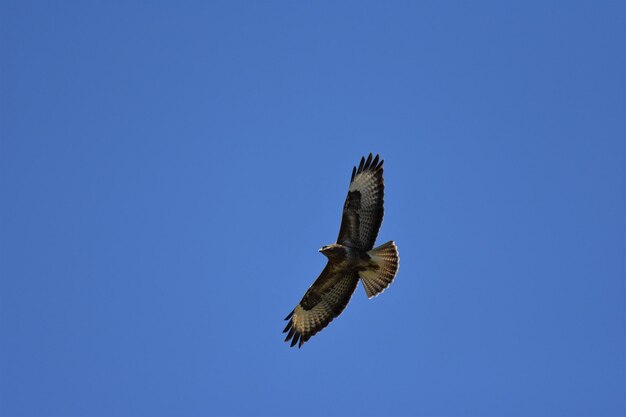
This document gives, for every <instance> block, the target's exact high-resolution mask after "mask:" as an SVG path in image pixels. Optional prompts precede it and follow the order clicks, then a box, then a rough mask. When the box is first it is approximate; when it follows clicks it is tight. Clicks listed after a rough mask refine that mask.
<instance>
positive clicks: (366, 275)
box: [359, 241, 400, 298]
mask: <svg viewBox="0 0 626 417" xmlns="http://www.w3.org/2000/svg"><path fill="white" fill-rule="evenodd" d="M367 254H368V255H369V256H370V267H369V268H368V269H366V270H365V271H360V272H359V275H360V277H361V282H363V287H364V288H365V293H366V294H367V297H368V298H372V297H375V296H377V295H378V294H380V293H381V292H383V291H384V290H385V288H387V287H388V286H389V284H391V282H392V281H393V279H394V278H395V277H396V274H397V273H398V268H399V266H400V257H399V256H398V247H397V246H396V244H395V243H394V242H393V241H389V242H387V243H384V244H382V245H380V246H379V247H377V248H374V249H372V250H371V251H369V252H367Z"/></svg>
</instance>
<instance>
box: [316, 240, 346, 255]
mask: <svg viewBox="0 0 626 417" xmlns="http://www.w3.org/2000/svg"><path fill="white" fill-rule="evenodd" d="M319 251H320V252H321V253H323V254H324V256H326V257H327V258H341V257H345V256H346V250H345V248H344V247H343V246H341V245H338V244H336V243H333V244H332V245H326V246H322V247H321V248H320V250H319Z"/></svg>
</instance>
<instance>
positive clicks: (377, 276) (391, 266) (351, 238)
mask: <svg viewBox="0 0 626 417" xmlns="http://www.w3.org/2000/svg"><path fill="white" fill-rule="evenodd" d="M383 194H384V184H383V160H380V161H379V157H378V155H376V157H375V158H373V159H372V154H371V153H370V154H369V156H368V157H367V160H366V159H365V158H361V163H360V164H359V167H358V168H357V167H354V168H353V169H352V177H351V178H350V187H349V188H348V196H347V197H346V202H345V204H344V205H343V215H342V218H341V227H340V229H339V237H338V238H337V243H333V244H331V245H327V246H323V247H322V248H321V249H320V250H319V251H320V252H321V253H323V254H324V255H325V256H326V257H327V258H328V263H327V264H326V267H325V268H324V270H323V271H322V273H321V274H320V276H319V277H318V278H317V279H316V280H315V282H314V283H313V285H311V287H310V288H309V289H308V290H307V292H306V294H304V297H302V301H300V304H298V305H297V306H296V308H294V309H293V311H292V312H291V313H289V315H288V316H287V317H286V318H285V320H289V323H287V327H285V330H283V333H287V332H288V333H287V337H286V338H285V342H289V341H291V347H293V346H295V345H296V344H297V345H298V347H301V346H302V344H303V343H304V342H306V341H307V340H309V339H310V338H311V336H313V335H315V334H316V333H317V332H319V331H320V330H322V329H323V328H324V327H326V326H327V325H328V323H330V322H331V321H332V320H333V319H334V318H335V317H337V316H339V315H340V314H341V312H342V311H343V310H344V308H346V305H348V302H349V301H350V298H351V297H352V293H353V292H354V290H355V289H356V286H357V283H358V282H359V279H361V282H362V283H363V287H364V288H365V294H367V297H368V298H372V297H374V296H376V295H378V294H380V293H381V292H383V290H385V288H387V287H388V286H389V284H391V281H393V279H394V278H395V276H396V274H397V273H398V266H399V262H400V258H399V257H398V248H397V247H396V245H395V243H394V242H393V241H389V242H387V243H384V244H382V245H380V246H378V247H377V248H374V243H375V242H376V237H377V236H378V230H379V229H380V225H381V223H382V221H383V212H384V209H383V197H384V196H383ZM372 248H373V249H372Z"/></svg>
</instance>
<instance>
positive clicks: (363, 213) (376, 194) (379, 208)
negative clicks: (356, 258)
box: [337, 154, 385, 251]
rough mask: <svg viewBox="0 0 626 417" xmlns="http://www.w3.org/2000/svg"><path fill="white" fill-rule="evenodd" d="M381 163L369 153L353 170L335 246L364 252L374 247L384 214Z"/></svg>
mask: <svg viewBox="0 0 626 417" xmlns="http://www.w3.org/2000/svg"><path fill="white" fill-rule="evenodd" d="M383 162H384V161H383V160H380V162H379V160H378V155H376V157H375V158H374V159H373V160H372V154H369V156H368V157H367V160H366V159H365V158H361V163H360V164H359V167H358V168H357V167H354V168H352V178H351V179H350V188H349V189H348V196H347V197H346V202H345V204H344V205H343V216H342V218H341V228H340V229H339V237H338V238H337V243H339V244H342V245H345V246H351V247H355V248H358V249H361V250H364V251H368V250H370V249H372V248H373V247H374V242H376V237H377V236H378V230H379V229H380V225H381V223H382V221H383V215H384V208H383V203H384V188H385V186H384V183H383Z"/></svg>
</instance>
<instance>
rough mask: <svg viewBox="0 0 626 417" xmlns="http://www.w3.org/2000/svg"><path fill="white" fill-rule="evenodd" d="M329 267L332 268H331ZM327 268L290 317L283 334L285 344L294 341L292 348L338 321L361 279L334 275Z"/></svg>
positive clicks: (351, 274) (343, 273)
mask: <svg viewBox="0 0 626 417" xmlns="http://www.w3.org/2000/svg"><path fill="white" fill-rule="evenodd" d="M329 265H330V264H329ZM329 265H326V268H324V270H323V271H322V273H321V274H320V276H319V278H318V279H317V280H316V281H315V282H314V283H313V285H312V286H311V288H309V290H308V291H307V292H306V294H304V297H303V298H302V301H300V304H298V305H297V306H296V308H295V309H294V310H293V311H292V312H291V313H289V315H288V316H287V317H285V320H289V323H287V327H285V330H283V333H287V332H288V333H287V337H286V338H285V342H289V341H290V340H291V346H292V347H293V346H295V345H296V344H298V347H301V346H302V344H303V343H304V342H306V341H307V340H309V339H310V338H311V336H313V335H315V334H316V333H317V332H319V331H320V330H322V329H323V328H324V327H326V326H328V323H330V322H331V321H332V320H333V319H334V318H335V317H337V316H339V315H340V314H341V312H342V311H343V310H344V308H346V306H347V305H348V302H349V301H350V298H351V297H352V294H353V293H354V290H355V289H356V284H357V282H358V281H359V276H358V274H357V272H355V271H332V269H331V268H330V267H329Z"/></svg>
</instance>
